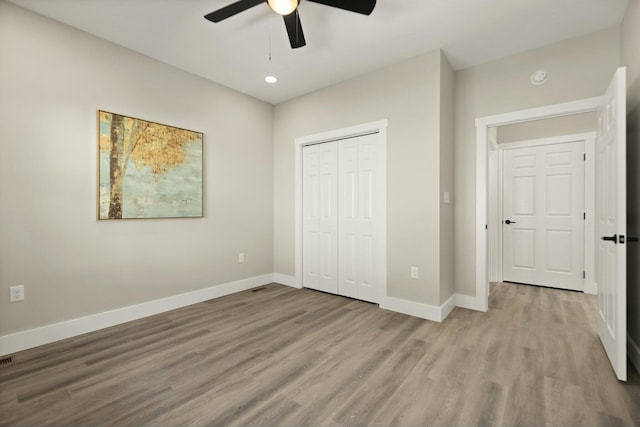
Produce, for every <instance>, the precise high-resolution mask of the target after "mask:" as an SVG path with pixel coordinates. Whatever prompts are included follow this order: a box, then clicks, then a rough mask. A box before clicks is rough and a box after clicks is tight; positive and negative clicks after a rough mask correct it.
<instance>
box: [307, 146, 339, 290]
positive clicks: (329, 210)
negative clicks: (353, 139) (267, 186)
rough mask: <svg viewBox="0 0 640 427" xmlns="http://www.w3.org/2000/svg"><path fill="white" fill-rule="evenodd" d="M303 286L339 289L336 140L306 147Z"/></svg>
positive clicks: (318, 288)
mask: <svg viewBox="0 0 640 427" xmlns="http://www.w3.org/2000/svg"><path fill="white" fill-rule="evenodd" d="M302 157H303V160H302V162H303V180H302V185H303V199H302V210H303V286H305V287H307V288H311V289H316V290H319V291H324V292H330V293H334V294H335V293H337V292H338V274H337V273H338V272H337V262H338V252H337V249H338V242H337V234H338V220H337V214H338V198H337V190H338V186H337V178H338V170H337V166H338V164H337V163H338V161H337V160H338V159H337V143H336V142H329V143H326V144H318V145H312V146H308V147H304V148H303V153H302Z"/></svg>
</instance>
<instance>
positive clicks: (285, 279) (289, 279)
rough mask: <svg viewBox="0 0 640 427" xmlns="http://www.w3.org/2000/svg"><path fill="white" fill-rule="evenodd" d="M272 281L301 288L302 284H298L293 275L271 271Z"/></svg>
mask: <svg viewBox="0 0 640 427" xmlns="http://www.w3.org/2000/svg"><path fill="white" fill-rule="evenodd" d="M273 281H274V282H276V283H279V284H281V285H285V286H291V287H292V288H296V289H302V285H299V284H298V281H297V280H296V277H295V276H289V275H288V274H280V273H273Z"/></svg>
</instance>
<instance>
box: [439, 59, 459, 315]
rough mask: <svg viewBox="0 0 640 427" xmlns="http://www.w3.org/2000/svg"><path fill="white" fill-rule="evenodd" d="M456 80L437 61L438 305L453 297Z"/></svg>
mask: <svg viewBox="0 0 640 427" xmlns="http://www.w3.org/2000/svg"><path fill="white" fill-rule="evenodd" d="M455 84H456V76H455V72H454V71H453V68H451V65H450V64H449V61H448V60H447V58H446V57H445V56H444V54H442V56H441V60H440V109H439V113H440V165H439V168H440V235H439V239H440V304H444V303H445V302H446V301H447V299H449V298H450V297H451V295H453V294H454V293H455V275H454V267H455V266H454V264H453V259H454V249H453V236H454V222H455V217H454V210H455V197H454V196H455V195H454V194H453V164H454V160H453V146H454V129H455V108H454V107H455V106H454V101H455V90H456V89H455ZM445 191H447V192H449V196H450V203H449V204H446V203H444V192H445Z"/></svg>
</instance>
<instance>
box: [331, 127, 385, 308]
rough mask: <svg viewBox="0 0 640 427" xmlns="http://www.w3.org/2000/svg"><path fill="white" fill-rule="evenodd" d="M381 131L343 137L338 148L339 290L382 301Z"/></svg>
mask: <svg viewBox="0 0 640 427" xmlns="http://www.w3.org/2000/svg"><path fill="white" fill-rule="evenodd" d="M379 151H380V144H379V135H378V134H374V135H367V136H362V137H358V138H352V139H349V140H345V141H341V142H340V144H339V149H338V162H339V163H338V164H339V166H338V185H339V195H340V196H339V203H338V212H339V213H338V242H339V245H338V255H339V259H338V294H340V295H344V296H348V297H352V298H358V299H361V300H364V301H370V302H380V296H379V292H380V283H381V279H380V273H379V271H380V265H381V263H382V262H384V259H383V258H384V257H383V255H382V251H381V249H382V248H383V245H384V242H381V241H380V236H381V231H380V230H381V226H384V224H381V223H382V222H383V215H382V214H383V212H384V208H385V206H384V201H383V198H382V197H381V185H380V184H381V183H380V180H381V179H382V178H381V171H382V167H381V165H380V162H381V159H382V156H381V153H380V152H379Z"/></svg>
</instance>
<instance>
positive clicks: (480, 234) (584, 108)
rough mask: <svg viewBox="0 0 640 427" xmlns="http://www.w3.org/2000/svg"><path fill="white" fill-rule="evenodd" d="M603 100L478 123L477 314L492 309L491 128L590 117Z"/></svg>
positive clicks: (575, 103) (551, 106) (525, 112)
mask: <svg viewBox="0 0 640 427" xmlns="http://www.w3.org/2000/svg"><path fill="white" fill-rule="evenodd" d="M602 100H603V97H602V96H597V97H594V98H587V99H581V100H578V101H571V102H565V103H561V104H553V105H546V106H543V107H537V108H530V109H526V110H519V111H512V112H509V113H503V114H496V115H493V116H485V117H479V118H477V119H476V225H475V234H476V238H475V240H476V242H475V243H476V247H475V252H476V253H475V266H476V269H475V270H476V276H475V282H476V283H475V285H476V286H475V287H476V292H475V307H474V308H475V309H476V310H478V311H487V310H488V309H489V257H488V250H489V246H488V233H487V225H488V206H489V192H488V190H489V186H488V178H489V177H488V172H489V171H488V169H489V168H488V163H489V158H488V157H489V143H488V138H487V132H488V130H489V128H493V127H498V126H504V125H509V124H514V123H522V122H530V121H533V120H540V119H548V118H553V117H562V116H569V115H573V114H580V113H588V112H592V111H596V110H597V109H598V107H599V106H600V105H601V104H602Z"/></svg>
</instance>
